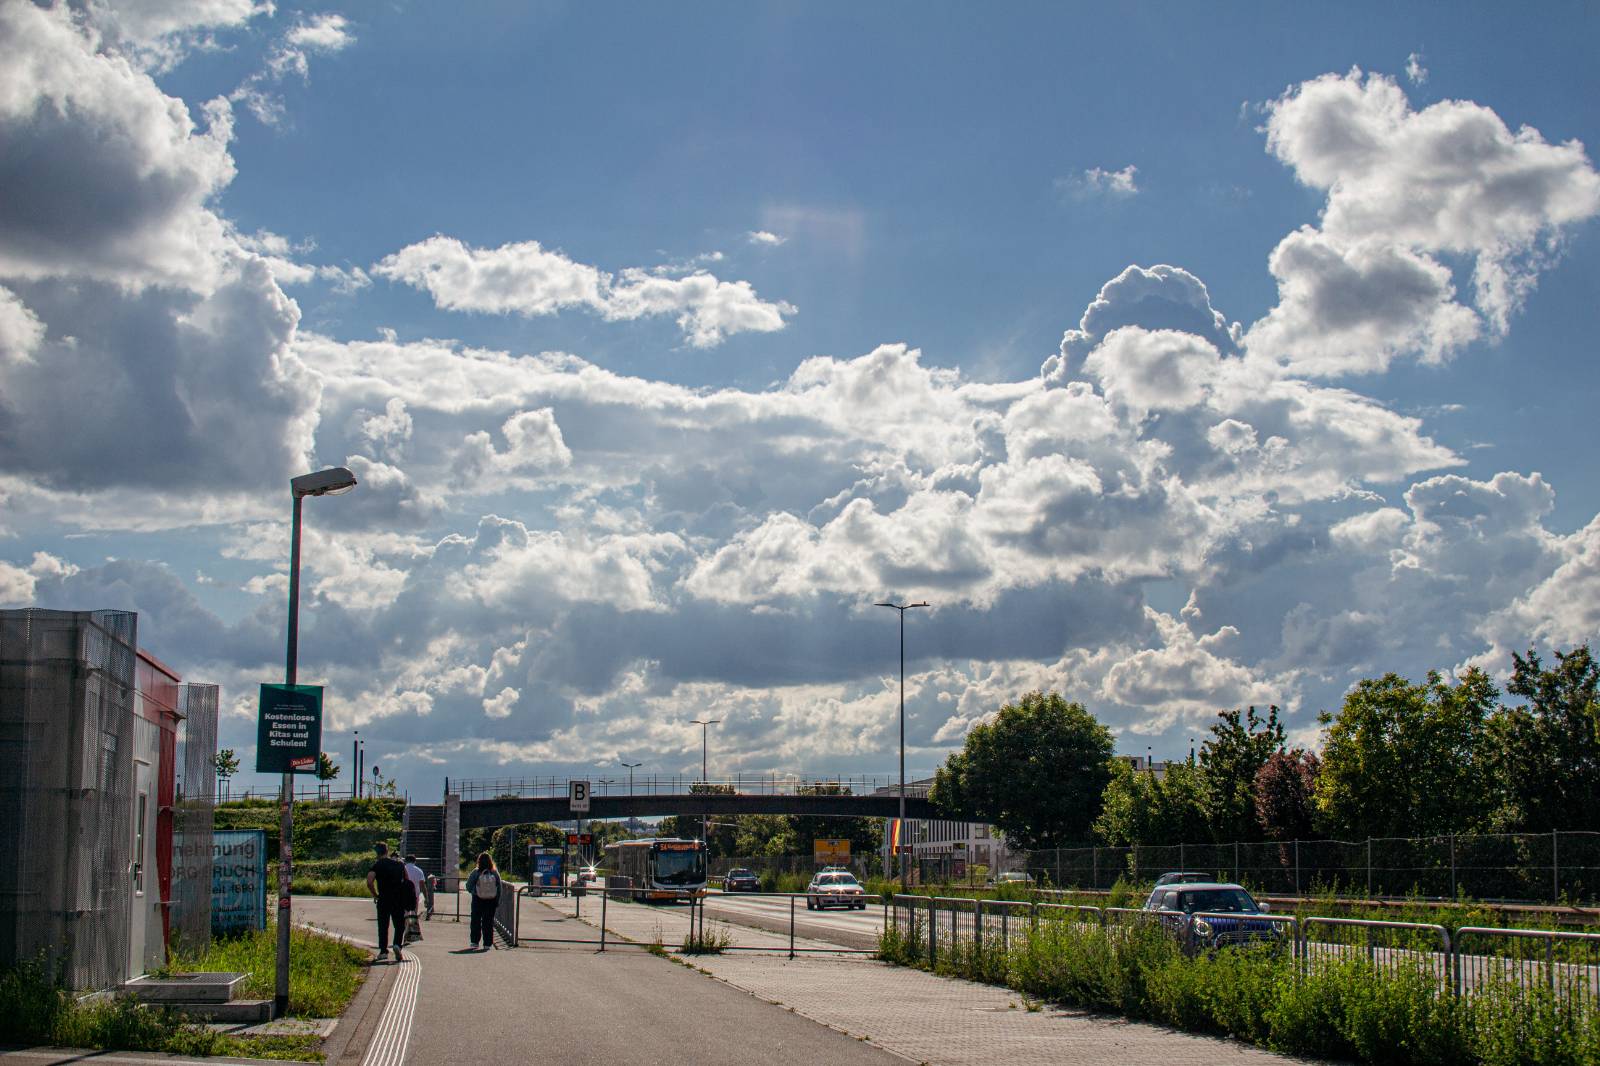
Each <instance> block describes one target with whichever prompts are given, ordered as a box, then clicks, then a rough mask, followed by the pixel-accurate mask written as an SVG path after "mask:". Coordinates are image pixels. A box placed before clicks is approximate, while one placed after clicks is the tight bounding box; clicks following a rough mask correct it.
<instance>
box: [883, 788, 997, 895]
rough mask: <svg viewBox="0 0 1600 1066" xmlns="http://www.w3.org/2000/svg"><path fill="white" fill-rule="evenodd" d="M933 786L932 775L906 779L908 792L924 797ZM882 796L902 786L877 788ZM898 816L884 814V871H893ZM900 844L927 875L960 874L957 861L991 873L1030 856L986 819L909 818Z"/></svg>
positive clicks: (914, 865)
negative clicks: (892, 848) (892, 843)
mask: <svg viewBox="0 0 1600 1066" xmlns="http://www.w3.org/2000/svg"><path fill="white" fill-rule="evenodd" d="M932 786H933V778H931V777H930V778H925V779H923V780H921V781H907V782H906V795H907V796H914V797H917V798H919V799H920V798H923V797H925V796H927V794H928V790H929V789H930V788H931V787H932ZM874 795H879V796H896V795H899V787H898V786H896V785H891V786H889V787H887V788H880V789H877V790H876V791H875V792H874ZM895 821H896V819H893V818H885V819H884V827H883V847H882V849H881V851H880V855H881V857H882V859H883V864H884V866H883V868H884V872H885V874H888V873H890V872H892V871H893V869H894V864H893V863H892V862H890V858H889V847H890V837H891V836H892V835H893V832H894V823H895ZM900 845H901V847H909V848H910V849H911V864H912V867H913V868H914V869H917V870H919V871H921V870H926V871H927V875H926V876H928V877H953V876H957V873H956V870H957V865H958V864H960V866H961V867H962V873H963V874H964V873H965V867H969V866H982V867H984V868H985V869H986V870H987V871H988V874H989V876H991V877H992V876H994V874H996V873H998V872H999V871H1001V870H1014V869H1015V870H1020V869H1022V866H1023V862H1024V860H1025V859H1026V858H1027V853H1026V852H1023V851H1013V850H1012V848H1011V847H1010V845H1008V844H1007V843H1006V841H1005V839H1004V838H1003V837H1001V836H1000V835H999V832H998V831H997V830H996V829H995V828H994V826H992V825H990V824H988V823H987V822H958V821H953V820H948V819H938V818H936V819H921V818H908V819H906V824H905V826H904V828H903V829H902V830H901V835H900Z"/></svg>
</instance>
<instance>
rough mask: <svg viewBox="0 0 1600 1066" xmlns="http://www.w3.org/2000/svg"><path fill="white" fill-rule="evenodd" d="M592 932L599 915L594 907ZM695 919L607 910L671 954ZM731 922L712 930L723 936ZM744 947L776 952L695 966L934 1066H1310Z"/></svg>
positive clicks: (613, 923) (836, 957)
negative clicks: (723, 929) (720, 930)
mask: <svg viewBox="0 0 1600 1066" xmlns="http://www.w3.org/2000/svg"><path fill="white" fill-rule="evenodd" d="M539 911H546V912H556V911H559V912H560V913H563V914H571V912H572V904H571V901H568V900H559V901H558V900H551V901H549V902H544V903H541V902H535V901H531V900H530V901H527V902H525V903H524V904H523V910H522V930H523V932H524V934H527V933H528V932H529V931H530V924H531V923H530V918H531V917H532V915H534V914H536V913H538V912H539ZM582 913H583V917H584V919H585V920H586V921H588V922H591V923H594V922H598V919H599V908H598V906H593V907H591V906H590V905H589V903H587V902H586V903H585V904H584V907H583V912H582ZM686 914H687V911H686V909H684V910H683V911H682V912H681V913H680V912H679V910H678V909H676V908H660V909H657V908H652V907H646V906H640V905H636V904H625V905H615V906H610V907H608V908H607V911H606V925H607V928H608V929H610V930H612V931H613V932H615V933H618V934H620V935H623V936H627V937H631V938H633V939H636V940H643V941H646V942H649V941H651V940H659V941H660V942H662V943H663V944H664V945H665V946H667V947H668V948H669V949H673V948H676V947H677V945H678V944H680V943H681V942H682V939H683V932H684V930H685V929H686V926H687V919H686ZM721 924H722V923H721V922H719V921H717V920H716V919H715V918H711V919H709V920H708V921H707V931H708V933H709V932H713V931H715V930H716V929H717V927H718V926H719V925H721ZM732 931H733V933H734V936H735V938H736V943H738V944H739V945H741V946H749V947H766V948H767V949H768V950H766V951H751V952H744V951H739V952H730V953H727V954H720V955H696V956H690V957H688V958H687V961H688V962H689V963H690V964H692V965H693V966H695V967H697V968H698V969H700V970H701V971H702V972H704V973H706V974H709V975H710V976H711V977H714V978H715V979H717V980H718V981H722V982H724V983H726V984H728V985H731V986H732V987H734V988H738V989H741V990H743V991H745V992H748V993H750V994H751V995H753V996H755V997H757V998H758V999H762V1000H765V1001H767V1002H769V1003H779V1004H782V1005H783V1006H785V1007H788V1008H789V1009H791V1010H793V1011H794V1012H795V1013H797V1014H800V1015H803V1016H805V1017H807V1018H811V1019H814V1020H815V1021H818V1022H821V1023H822V1024H824V1025H826V1026H829V1027H830V1028H834V1029H837V1030H839V1031H841V1032H843V1033H846V1034H848V1035H850V1036H852V1037H855V1038H856V1039H858V1040H861V1041H866V1042H870V1043H872V1044H874V1045H876V1046H878V1047H882V1048H884V1049H886V1050H888V1051H892V1052H894V1053H895V1054H897V1055H901V1056H903V1057H905V1058H907V1059H910V1060H911V1061H912V1062H917V1063H926V1064H930V1066H994V1064H995V1063H1005V1064H1006V1066H1033V1064H1039V1066H1045V1064H1050V1066H1079V1064H1081V1066H1106V1064H1112V1063H1114V1064H1117V1066H1212V1064H1216V1063H1221V1064H1228V1066H1231V1064H1239V1066H1258V1064H1259V1066H1265V1064H1268V1063H1272V1064H1283V1063H1303V1062H1306V1061H1308V1060H1304V1059H1297V1058H1294V1057H1291V1056H1287V1055H1278V1054H1275V1053H1273V1052H1270V1051H1263V1050H1260V1049H1258V1048H1253V1047H1250V1046H1248V1045H1245V1044H1240V1043H1238V1042H1236V1041H1232V1040H1224V1039H1219V1038H1216V1037H1208V1036H1196V1035H1193V1034H1190V1033H1181V1032H1175V1031H1173V1030H1170V1029H1165V1028H1162V1027H1161V1026H1157V1025H1149V1024H1146V1023H1143V1022H1130V1021H1128V1020H1126V1019H1124V1018H1120V1017H1117V1016H1114V1015H1104V1014H1095V1013H1091V1012H1088V1011H1082V1010H1074V1009H1062V1008H1053V1007H1045V1008H1042V1009H1039V1010H1033V1011H1030V1010H1028V1009H1027V1004H1026V1003H1025V1002H1024V1001H1023V999H1022V997H1021V996H1019V995H1018V994H1017V993H1015V992H1012V991H1009V990H1007V989H1003V988H996V987H994V986H992V985H984V984H978V983H975V982H972V981H962V980H957V979H954V978H949V977H939V976H935V975H933V974H928V973H923V972H922V971H920V970H912V969H907V968H905V967H899V966H890V965H888V964H887V963H881V962H877V961H875V960H873V959H871V958H868V957H866V956H862V955H842V954H827V953H824V952H825V950H826V948H828V947H829V946H830V945H828V944H827V943H825V942H822V941H817V940H808V939H805V938H798V939H797V940H796V941H795V945H796V947H797V948H808V949H813V950H816V951H818V952H819V953H818V954H811V955H802V956H800V957H798V958H796V959H793V960H791V959H789V958H788V950H787V948H788V943H789V941H788V937H787V935H786V934H776V933H771V932H765V931H760V930H754V929H750V928H747V927H742V926H736V927H733V930H732Z"/></svg>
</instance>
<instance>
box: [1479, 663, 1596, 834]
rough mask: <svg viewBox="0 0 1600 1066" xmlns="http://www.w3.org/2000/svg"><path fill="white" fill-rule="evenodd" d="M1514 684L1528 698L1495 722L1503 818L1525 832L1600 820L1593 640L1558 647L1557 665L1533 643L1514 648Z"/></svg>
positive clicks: (1501, 822) (1587, 825) (1499, 820)
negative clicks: (1528, 647) (1518, 651)
mask: <svg viewBox="0 0 1600 1066" xmlns="http://www.w3.org/2000/svg"><path fill="white" fill-rule="evenodd" d="M1506 691H1507V692H1508V693H1510V694H1511V695H1513V696H1519V697H1521V698H1522V699H1523V700H1524V701H1525V702H1524V703H1523V705H1521V706H1512V707H1502V708H1500V710H1499V711H1498V712H1497V713H1496V714H1495V715H1494V717H1493V718H1492V719H1491V721H1490V723H1489V736H1490V739H1491V743H1490V745H1489V751H1490V753H1491V754H1490V760H1491V762H1492V764H1493V778H1494V781H1495V784H1496V792H1497V793H1498V801H1499V802H1498V808H1499V809H1498V810H1497V811H1496V815H1495V821H1496V824H1497V825H1498V826H1499V827H1502V828H1505V829H1509V830H1516V831H1523V832H1548V831H1549V830H1552V829H1593V828H1594V827H1595V826H1596V825H1600V698H1597V694H1600V665H1597V664H1596V662H1595V660H1594V658H1593V656H1592V655H1591V654H1590V651H1589V646H1588V645H1587V644H1584V645H1580V646H1579V647H1577V648H1574V649H1573V650H1572V651H1570V652H1567V653H1565V654H1563V653H1562V652H1559V651H1558V652H1556V664H1555V665H1554V666H1553V667H1550V668H1549V669H1546V668H1545V666H1544V663H1543V662H1542V661H1541V660H1540V658H1539V656H1538V655H1537V654H1536V653H1535V652H1533V651H1531V650H1530V651H1529V652H1528V654H1527V656H1525V657H1524V656H1521V655H1517V654H1515V653H1513V654H1512V671H1511V681H1510V683H1509V684H1508V685H1507V686H1506Z"/></svg>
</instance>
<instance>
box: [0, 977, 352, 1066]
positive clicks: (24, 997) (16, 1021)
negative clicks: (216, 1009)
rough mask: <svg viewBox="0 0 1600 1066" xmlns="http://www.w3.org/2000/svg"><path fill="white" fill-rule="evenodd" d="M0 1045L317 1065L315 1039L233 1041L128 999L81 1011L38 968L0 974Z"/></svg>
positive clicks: (79, 1005) (318, 1044) (90, 1005)
mask: <svg viewBox="0 0 1600 1066" xmlns="http://www.w3.org/2000/svg"><path fill="white" fill-rule="evenodd" d="M0 1043H3V1044H11V1045H30V1044H48V1045H51V1046H55V1047H70V1048H93V1049H96V1050H101V1051H160V1052H167V1053H169V1054H174V1055H196V1056H210V1055H235V1056H240V1057H249V1058H259V1059H287V1060H293V1061H299V1062H321V1061H322V1060H323V1054H322V1051H321V1043H322V1042H321V1041H320V1040H318V1039H317V1038H316V1037H307V1036H296V1037H235V1036H229V1035H227V1034H224V1033H218V1032H213V1031H212V1030H211V1029H208V1028H206V1027H205V1026H203V1025H195V1024H192V1023H190V1022H188V1021H186V1020H185V1019H184V1018H183V1017H182V1016H181V1015H178V1014H175V1013H173V1012H172V1011H170V1010H166V1009H156V1008H152V1007H144V1006H140V1005H139V1004H137V1003H135V1002H134V1001H133V1000H130V999H105V1000H100V1001H97V1002H93V1003H80V1002H78V1001H76V1000H75V999H74V998H73V996H72V995H71V994H70V993H68V992H67V991H66V990H65V989H63V988H61V987H60V986H58V985H56V984H54V983H53V982H52V981H51V980H50V979H49V978H48V977H47V976H46V975H45V973H44V970H43V969H42V968H41V967H40V966H39V965H37V964H35V963H25V964H23V965H21V966H18V967H16V968H14V969H11V970H8V971H6V972H4V973H3V974H0Z"/></svg>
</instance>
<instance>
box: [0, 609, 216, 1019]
mask: <svg viewBox="0 0 1600 1066" xmlns="http://www.w3.org/2000/svg"><path fill="white" fill-rule="evenodd" d="M191 689H192V690H194V691H192V692H191V691H189V690H191ZM216 705H217V694H216V688H215V686H183V685H182V684H181V681H180V678H179V677H178V676H177V674H176V673H175V672H174V671H172V670H171V669H169V668H168V667H166V666H164V665H162V663H161V662H160V661H159V660H158V659H156V658H155V657H154V656H152V655H150V654H148V653H145V652H141V651H140V650H139V647H138V619H137V617H136V616H135V615H134V614H133V613H132V612H127V611H47V610H39V609H36V608H29V609H25V610H18V611H0V968H4V967H8V966H11V965H15V964H17V963H19V962H28V961H32V960H39V961H41V962H42V963H43V964H44V965H45V967H46V968H47V970H48V971H49V973H50V974H51V975H52V976H53V977H55V978H57V979H59V980H60V981H61V982H62V983H63V984H65V985H66V986H67V987H69V988H73V989H80V990H99V989H105V988H110V987H113V986H115V985H117V984H120V983H121V982H123V981H125V980H127V979H128V978H130V977H133V976H136V975H138V974H140V973H143V972H145V971H146V970H148V969H152V968H154V967H156V966H159V965H161V964H162V963H163V962H164V961H165V959H166V953H167V947H168V944H169V942H170V939H171V934H172V929H173V922H174V921H175V920H176V921H177V922H178V923H179V927H181V928H185V929H187V928H188V925H186V924H185V923H191V922H192V923H193V926H194V928H196V929H198V928H201V927H202V923H201V921H200V919H198V918H195V917H194V916H193V915H194V912H195V909H196V908H200V907H203V909H204V910H205V911H206V912H207V914H206V915H205V921H204V925H205V926H207V927H208V926H209V895H210V880H211V878H210V839H209V838H210V832H211V828H210V827H211V817H210V815H211V799H212V793H211V792H210V791H209V783H210V781H211V776H210V774H209V772H208V771H204V770H202V771H201V772H200V773H199V775H198V779H199V780H201V781H204V782H205V785H204V786H202V791H201V802H199V803H197V804H195V805H193V806H192V807H191V806H189V805H188V803H187V801H186V800H185V801H182V802H180V800H179V798H178V791H177V789H178V783H179V775H178V761H179V750H178V748H179V735H180V727H183V728H182V733H183V758H184V760H185V761H186V762H193V763H194V764H196V765H197V766H199V765H202V764H203V763H209V762H210V755H208V754H205V751H206V749H207V747H209V749H210V751H211V752H215V749H216ZM191 708H192V710H191ZM186 711H189V713H191V714H193V716H194V717H195V718H197V719H198V721H197V722H196V724H195V726H194V727H193V728H192V729H190V728H188V727H187V725H186V717H187V716H186ZM184 780H185V785H186V787H189V786H188V782H189V781H191V780H195V777H194V775H193V772H192V771H189V770H188V768H187V767H186V768H185V774H184ZM180 824H181V826H182V831H183V832H184V833H186V834H188V833H192V834H194V835H196V836H197V837H200V838H203V841H204V843H203V846H204V852H205V854H204V861H203V862H202V863H198V864H196V868H194V869H192V870H190V869H186V868H185V867H184V866H183V865H182V864H181V863H178V862H175V858H178V857H179V856H176V855H175V849H174V844H175V842H176V840H177V837H178V833H179V827H180ZM191 875H192V876H191ZM202 883H203V884H204V886H205V887H204V893H203V894H204V903H203V904H202V903H201V902H200V901H199V900H196V901H195V903H194V907H191V908H189V909H183V908H182V907H181V906H180V901H183V900H185V899H186V897H188V896H192V895H196V894H199V893H200V888H199V886H200V885H201V884H202ZM207 932H208V933H209V928H207Z"/></svg>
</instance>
